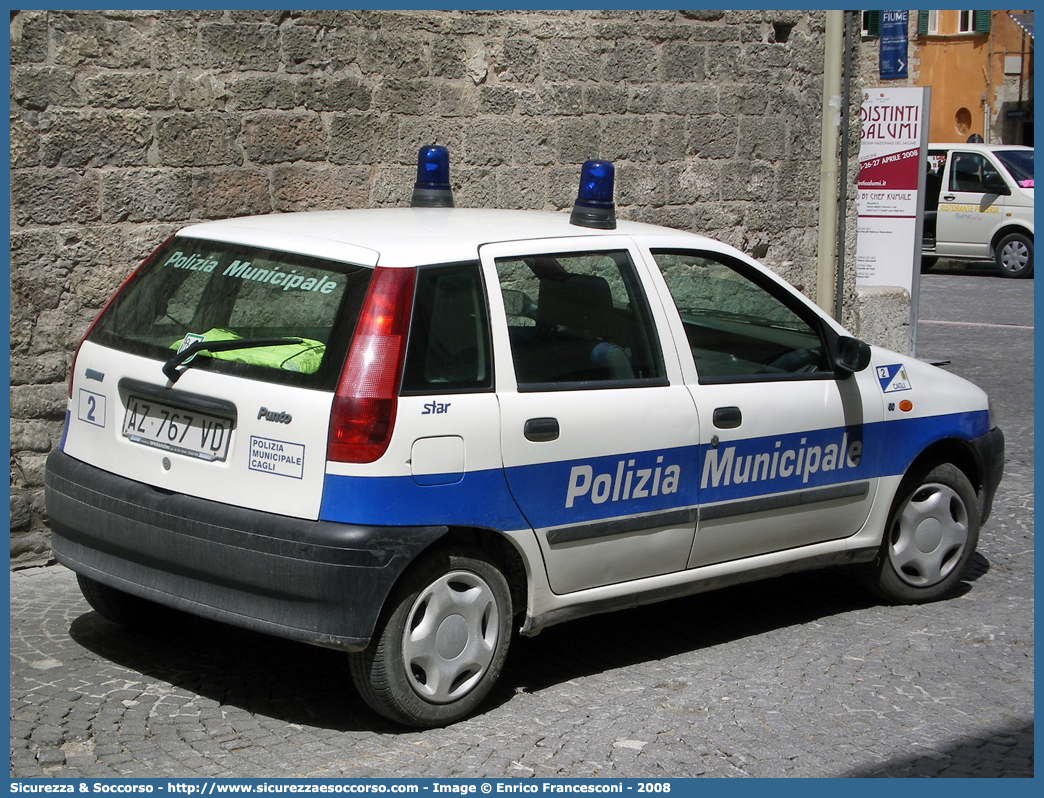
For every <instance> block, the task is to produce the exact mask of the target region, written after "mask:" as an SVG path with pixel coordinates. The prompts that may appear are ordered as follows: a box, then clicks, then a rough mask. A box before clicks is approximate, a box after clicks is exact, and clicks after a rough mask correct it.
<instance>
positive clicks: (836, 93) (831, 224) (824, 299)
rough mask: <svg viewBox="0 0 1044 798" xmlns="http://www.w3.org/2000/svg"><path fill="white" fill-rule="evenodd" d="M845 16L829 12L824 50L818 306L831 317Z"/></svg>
mask: <svg viewBox="0 0 1044 798" xmlns="http://www.w3.org/2000/svg"><path fill="white" fill-rule="evenodd" d="M843 26H844V12H842V11H827V12H826V41H825V43H824V48H823V108H822V124H823V127H822V132H821V139H820V141H821V145H822V151H823V154H822V156H821V160H820V162H819V242H818V247H819V248H818V253H817V262H816V304H817V305H819V307H821V308H823V310H825V311H826V312H828V313H830V312H831V309H832V308H833V305H834V293H835V290H836V289H835V283H836V279H837V258H836V254H837V252H836V248H837V210H838V209H837V155H838V152H837V151H838V146H837V145H838V142H837V138H838V136H837V126H838V115H837V113H836V111H835V107H836V105H837V104H838V103H840V100H841V71H842V65H841V46H842V39H843V36H842V33H843Z"/></svg>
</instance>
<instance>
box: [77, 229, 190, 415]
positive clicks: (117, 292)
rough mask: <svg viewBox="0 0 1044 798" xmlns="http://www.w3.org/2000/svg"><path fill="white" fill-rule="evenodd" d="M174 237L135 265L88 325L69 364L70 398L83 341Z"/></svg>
mask: <svg viewBox="0 0 1044 798" xmlns="http://www.w3.org/2000/svg"><path fill="white" fill-rule="evenodd" d="M173 238H174V236H171V237H170V238H168V239H167V240H166V241H164V242H163V243H162V244H160V245H159V246H158V247H156V249H154V250H153V251H152V254H151V255H149V256H148V257H147V258H145V260H143V261H142V262H141V263H139V264H138V265H137V266H136V267H135V269H134V271H132V272H131V273H130V274H128V275H127V277H126V279H125V280H124V281H123V282H122V283H121V284H120V287H119V288H117V289H116V290H115V291H114V292H113V294H112V296H111V297H109V299H108V301H107V302H106V303H105V305H104V307H102V309H101V310H100V311H99V312H98V315H97V316H95V317H94V320H93V321H92V322H91V323H90V325H88V327H87V332H85V333H84V334H83V338H81V339H80V343H78V344H77V345H76V352H75V353H74V354H73V359H72V364H71V365H70V366H69V399H72V395H73V379H74V378H75V377H76V358H78V357H79V356H80V348H81V347H82V346H83V342H84V341H86V340H87V339H88V338H90V336H91V332H92V331H93V330H94V326H95V325H96V324H97V323H98V319H100V318H101V317H102V316H104V315H105V311H107V310H108V309H109V305H111V304H112V303H113V302H115V301H116V297H118V296H119V295H120V294H122V293H123V290H124V289H125V288H126V287H127V284H128V283H130V281H131V280H133V279H134V277H135V275H137V273H138V272H140V271H141V270H142V269H144V268H145V266H146V264H148V263H149V262H150V261H151V260H152V259H153V258H155V257H156V255H158V254H159V252H160V251H161V250H162V249H163V248H164V247H166V246H167V244H169V243H170V242H171V240H172V239H173Z"/></svg>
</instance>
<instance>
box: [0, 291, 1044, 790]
mask: <svg viewBox="0 0 1044 798" xmlns="http://www.w3.org/2000/svg"><path fill="white" fill-rule="evenodd" d="M922 286H923V287H922V296H921V305H920V307H921V318H922V319H923V320H924V322H923V323H922V324H921V325H920V328H919V329H920V334H919V345H918V355H919V356H921V357H925V358H947V359H951V360H952V366H951V368H952V369H953V370H954V371H956V372H957V373H960V374H963V375H965V376H968V377H969V378H971V379H972V380H974V381H976V382H978V383H979V384H980V385H983V386H984V387H986V388H987V389H989V390H990V391H991V394H992V396H993V398H994V403H995V405H996V407H997V410H998V411H999V415H1000V419H1001V423H1002V425H1003V426H1004V429H1005V432H1006V435H1007V441H1008V467H1007V474H1006V478H1005V480H1004V482H1003V483H1002V485H1001V490H1000V493H999V495H998V497H997V503H996V506H995V510H994V515H993V517H992V518H991V520H990V521H989V522H988V524H987V525H986V526H985V528H984V529H983V532H982V537H981V541H980V548H979V554H977V555H976V560H975V562H974V564H973V568H972V571H971V574H970V576H969V579H968V582H967V583H966V585H965V589H964V590H963V592H962V593H961V594H960V595H959V596H957V597H955V598H952V599H950V600H947V601H944V602H939V603H937V604H933V605H930V606H920V607H887V606H881V605H879V604H877V603H875V602H873V601H872V600H869V599H868V598H866V597H865V596H864V595H862V594H860V593H859V592H857V591H856V590H855V589H854V587H853V586H852V585H851V584H850V583H849V580H848V579H847V578H846V575H845V574H844V573H843V572H837V571H826V572H819V573H813V574H804V575H796V576H788V577H782V578H778V579H773V580H769V581H765V582H761V583H757V584H752V585H746V586H741V587H735V588H730V589H726V590H722V591H718V592H716V593H707V594H703V595H699V596H695V597H691V598H688V599H681V600H677V601H672V602H669V603H664V604H660V605H655V606H651V607H644V608H641V609H636V610H630V611H626V612H619V613H616V614H613V615H606V616H601V617H596V618H590V619H585V620H581V621H576V622H573V623H571V624H566V625H562V626H558V627H554V628H551V629H548V630H547V631H545V632H544V633H543V634H542V635H540V636H539V637H537V638H534V639H528V640H527V639H522V640H516V642H515V643H514V644H513V647H512V651H511V653H510V654H509V657H508V666H507V669H506V672H505V673H504V676H503V677H502V679H501V681H500V683H499V684H498V686H497V688H496V689H495V692H494V694H493V696H492V701H491V702H489V704H488V706H487V707H486V709H485V711H484V712H482V713H481V714H479V715H477V716H475V717H473V718H471V719H469V720H466V721H464V722H462V723H458V724H456V725H454V726H452V727H450V728H448V729H438V730H430V731H422V732H417V731H408V732H406V731H401V730H398V729H396V728H393V727H391V726H389V725H387V724H385V723H384V722H382V721H381V720H379V719H378V718H376V717H375V716H374V715H373V714H372V713H371V712H370V711H369V710H367V709H366V708H365V707H364V706H363V704H362V702H361V700H360V699H359V698H358V697H357V696H356V695H355V693H354V692H353V690H352V688H351V686H350V680H349V678H348V675H347V670H346V665H345V661H344V657H343V655H341V654H339V653H337V652H333V651H327V650H323V649H317V648H311V647H308V646H304V645H299V644H296V643H290V642H286V641H282V640H278V639H275V638H269V637H264V636H261V635H257V634H252V633H249V632H245V631H241V630H238V629H234V628H230V627H226V626H221V625H219V624H214V623H209V622H205V621H201V620H195V619H188V620H186V621H185V622H184V623H181V624H177V625H175V626H171V627H169V628H159V629H156V631H155V632H154V633H152V634H149V635H147V636H141V635H134V634H132V633H129V632H127V631H124V630H122V629H121V628H119V627H116V626H113V625H111V624H109V623H108V622H106V621H104V620H103V619H101V618H100V617H99V616H98V615H97V614H95V613H93V612H92V611H90V609H89V607H88V606H87V604H86V603H85V602H84V601H83V600H82V599H81V598H80V595H79V593H78V591H77V589H76V584H75V579H74V577H73V575H72V574H71V573H70V572H69V571H67V570H65V569H63V568H61V567H58V566H51V567H40V568H32V569H27V570H23V571H18V572H14V573H12V575H11V648H12V651H11V775H12V776H14V777H30V776H60V777H156V776H161V777H162V776H169V777H182V778H184V777H284V776H313V777H342V776H344V777H377V776H397V777H429V778H430V777H439V778H444V777H455V776H456V777H512V776H517V777H527V776H539V777H554V776H571V777H592V776H602V777H688V776H936V775H938V776H1032V774H1033V437H1032V436H1033V408H1032V396H1033V335H1032V325H1033V315H1032V314H1033V310H1032V298H1033V282H1032V281H1010V280H1002V279H998V278H995V277H993V276H990V275H985V274H975V273H964V272H954V273H951V274H931V275H927V276H926V277H925V279H924V280H923V283H922ZM953 322H956V323H953Z"/></svg>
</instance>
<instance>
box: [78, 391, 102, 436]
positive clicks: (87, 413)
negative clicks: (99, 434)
mask: <svg viewBox="0 0 1044 798" xmlns="http://www.w3.org/2000/svg"><path fill="white" fill-rule="evenodd" d="M76 415H77V417H78V418H79V419H80V421H86V422H87V423H88V424H93V425H94V426H96V427H104V426H105V397H104V396H103V395H102V394H100V393H92V392H91V391H85V390H84V389H83V388H81V389H80V397H79V401H78V402H77V413H76Z"/></svg>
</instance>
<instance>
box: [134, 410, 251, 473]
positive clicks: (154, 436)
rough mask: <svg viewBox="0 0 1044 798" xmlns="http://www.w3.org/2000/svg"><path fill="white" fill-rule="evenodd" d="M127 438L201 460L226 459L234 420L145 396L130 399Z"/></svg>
mask: <svg viewBox="0 0 1044 798" xmlns="http://www.w3.org/2000/svg"><path fill="white" fill-rule="evenodd" d="M123 435H124V437H126V438H129V439H130V440H132V441H134V442H135V443H141V444H144V445H146V446H152V447H154V448H156V449H163V450H164V451H167V452H177V453H178V454H183V455H186V456H188V457H196V458H199V459H200V460H211V461H213V460H224V459H225V458H226V457H227V456H228V442H229V438H231V435H232V419H231V418H228V417H227V416H215V415H211V414H210V413H203V412H200V411H198V410H189V409H186V408H183V407H172V406H170V405H166V404H163V403H162V402H157V401H155V400H154V399H147V398H145V397H142V396H133V395H132V396H128V397H127V410H126V412H125V413H124V414H123Z"/></svg>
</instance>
